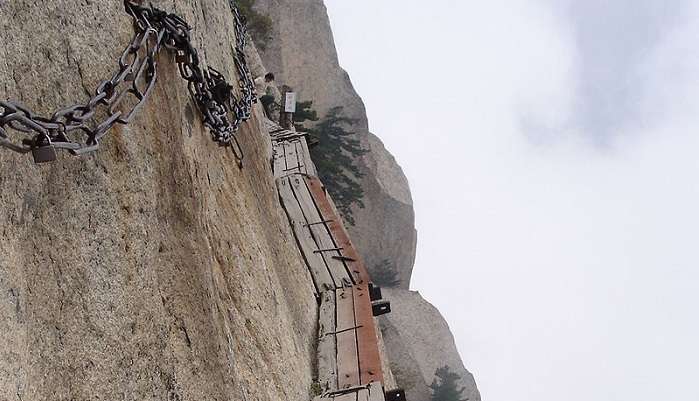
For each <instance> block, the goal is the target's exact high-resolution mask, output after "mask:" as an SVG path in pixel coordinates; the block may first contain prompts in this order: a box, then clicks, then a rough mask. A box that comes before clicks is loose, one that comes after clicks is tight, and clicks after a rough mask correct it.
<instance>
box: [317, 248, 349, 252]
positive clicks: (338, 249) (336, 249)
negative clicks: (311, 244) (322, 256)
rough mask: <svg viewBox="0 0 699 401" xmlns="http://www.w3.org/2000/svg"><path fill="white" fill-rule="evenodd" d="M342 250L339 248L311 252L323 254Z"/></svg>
mask: <svg viewBox="0 0 699 401" xmlns="http://www.w3.org/2000/svg"><path fill="white" fill-rule="evenodd" d="M343 249H344V248H342V247H339V248H328V249H317V250H315V251H313V253H323V252H334V251H341V250H343Z"/></svg>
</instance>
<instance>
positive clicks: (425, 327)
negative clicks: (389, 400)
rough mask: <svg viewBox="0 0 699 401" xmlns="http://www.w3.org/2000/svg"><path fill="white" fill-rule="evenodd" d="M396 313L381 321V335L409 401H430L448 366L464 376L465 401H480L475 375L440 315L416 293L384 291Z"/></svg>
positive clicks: (397, 377)
mask: <svg viewBox="0 0 699 401" xmlns="http://www.w3.org/2000/svg"><path fill="white" fill-rule="evenodd" d="M384 296H385V297H386V298H387V299H390V300H391V305H393V307H392V311H391V313H390V314H388V315H386V317H382V318H381V331H382V332H383V337H384V341H385V343H386V348H387V350H388V355H389V357H390V363H391V369H392V371H393V374H394V376H395V378H396V381H397V382H398V384H399V385H400V386H403V388H405V390H406V394H407V398H408V399H409V400H415V401H417V400H429V399H430V394H431V392H430V389H429V387H428V384H429V383H432V380H433V379H434V377H435V375H434V374H435V372H436V370H437V368H440V367H442V366H444V365H447V366H449V367H450V368H451V371H452V372H455V373H456V374H458V375H459V376H461V380H460V383H459V384H460V386H462V387H464V389H465V390H464V393H463V399H467V400H469V401H480V399H481V396H480V393H479V392H478V388H477V386H476V382H475V380H474V379H473V375H472V374H471V373H470V372H469V371H467V370H466V368H465V367H464V364H463V362H462V361H461V358H460V357H459V352H458V350H457V349H456V345H455V344H454V337H453V336H452V334H451V331H450V330H449V326H448V325H447V322H446V321H445V320H444V318H443V317H442V315H441V314H440V313H439V311H438V310H437V309H436V308H435V307H434V306H432V305H431V304H430V303H429V302H427V301H425V299H423V298H422V296H420V294H419V293H417V292H415V291H405V290H400V289H395V290H388V289H386V290H384Z"/></svg>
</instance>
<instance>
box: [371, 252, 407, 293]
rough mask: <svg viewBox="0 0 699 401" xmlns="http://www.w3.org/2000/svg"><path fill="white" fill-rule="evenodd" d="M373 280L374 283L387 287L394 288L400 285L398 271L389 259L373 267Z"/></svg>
mask: <svg viewBox="0 0 699 401" xmlns="http://www.w3.org/2000/svg"><path fill="white" fill-rule="evenodd" d="M371 280H372V281H373V282H374V284H376V285H379V286H381V287H386V288H394V287H398V286H399V285H400V279H399V278H398V272H397V271H396V269H395V266H394V265H393V263H392V262H391V261H390V260H389V259H384V260H382V261H381V263H379V264H377V265H376V266H374V268H373V269H371Z"/></svg>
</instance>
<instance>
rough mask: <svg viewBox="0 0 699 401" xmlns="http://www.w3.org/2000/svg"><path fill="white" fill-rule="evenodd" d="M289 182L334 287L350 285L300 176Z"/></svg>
mask: <svg viewBox="0 0 699 401" xmlns="http://www.w3.org/2000/svg"><path fill="white" fill-rule="evenodd" d="M290 181H291V188H292V189H293V191H294V194H295V195H296V199H297V200H298V201H299V204H300V205H301V210H303V213H304V215H305V216H306V220H307V221H308V223H309V224H310V226H309V228H310V230H311V234H312V235H313V239H315V242H316V244H318V249H316V252H318V253H319V254H320V255H321V256H322V257H323V260H325V264H326V266H328V271H329V272H330V275H331V276H332V278H333V281H334V282H335V286H336V287H337V288H341V287H343V286H345V285H347V284H349V285H351V283H352V280H351V279H350V276H349V273H348V271H347V267H346V266H345V263H344V262H343V261H342V260H341V259H337V258H339V257H340V256H341V254H340V252H339V251H336V250H332V249H334V248H337V246H336V245H335V242H334V241H333V238H332V236H331V234H330V232H329V231H328V228H327V227H326V225H325V224H323V223H321V222H322V218H321V215H320V213H318V209H317V208H316V204H315V202H314V201H313V198H312V197H311V194H310V193H309V192H308V188H307V187H306V184H305V183H304V180H303V178H302V177H300V176H293V177H291V179H290Z"/></svg>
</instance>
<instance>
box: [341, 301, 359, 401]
mask: <svg viewBox="0 0 699 401" xmlns="http://www.w3.org/2000/svg"><path fill="white" fill-rule="evenodd" d="M352 292H353V291H352V288H343V289H339V290H337V291H336V292H335V294H336V299H337V320H336V331H337V384H338V387H339V389H344V388H349V387H356V386H359V385H360V382H359V380H360V378H359V360H358V354H357V335H356V332H357V330H356V329H355V326H356V323H355V320H354V296H353V295H352Z"/></svg>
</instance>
